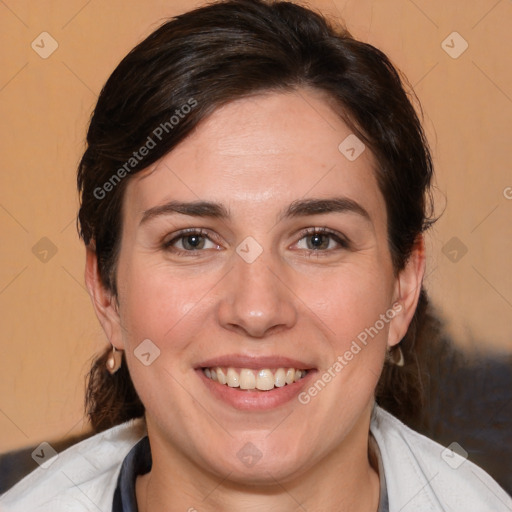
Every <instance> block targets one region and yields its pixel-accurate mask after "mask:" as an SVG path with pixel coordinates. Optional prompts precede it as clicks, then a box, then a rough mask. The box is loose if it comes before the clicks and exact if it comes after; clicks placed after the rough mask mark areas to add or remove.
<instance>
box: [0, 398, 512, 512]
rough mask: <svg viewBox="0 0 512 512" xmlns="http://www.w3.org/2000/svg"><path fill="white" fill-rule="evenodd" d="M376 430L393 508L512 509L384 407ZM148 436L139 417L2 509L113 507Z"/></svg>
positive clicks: (46, 472)
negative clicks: (134, 451)
mask: <svg viewBox="0 0 512 512" xmlns="http://www.w3.org/2000/svg"><path fill="white" fill-rule="evenodd" d="M370 430H371V432H372V434H373V436H374V438H375V440H376V441H377V444H378V446H379V449H380V453H381V457H382V463H383V466H384V474H385V478H386V484H387V491H388V499H389V510H390V512H446V511H454V512H512V499H511V498H510V496H508V494H507V493H506V492H505V491H504V490H503V489H502V488H501V487H500V486H499V485H498V484H497V483H496V482H495V481H494V480H493V479H492V478H491V477H490V476H489V475H488V474H487V473H485V471H483V470H482V469H480V468H479V467H477V466H475V465H474V464H473V463H472V462H470V461H469V460H465V459H464V458H463V457H461V456H460V455H457V454H456V453H454V452H451V451H450V450H447V449H446V448H445V447H443V446H441V445H440V444H438V443H436V442H434V441H432V440H431V439H428V438H427V437H425V436H423V435H421V434H418V433H417V432H414V431H413V430H411V429H410V428H408V427H406V426H405V425H404V424H403V423H401V422H400V421H399V420H398V419H396V418H395V417H394V416H392V415H391V414H389V413H388V412H386V411H384V410H383V409H381V408H380V407H375V410H374V414H373V417H372V422H371V426H370ZM145 435H146V431H145V426H144V422H143V421H142V420H141V419H138V420H132V421H129V422H127V423H124V424H122V425H119V426H117V427H114V428H111V429H109V430H107V431H105V432H102V433H100V434H97V435H95V436H93V437H90V438H89V439H86V440H85V441H82V442H80V443H78V444H76V445H74V446H72V447H70V448H68V449H67V450H65V451H64V452H62V453H60V454H58V455H57V456H55V457H54V458H52V459H49V460H48V461H46V462H45V466H46V469H45V468H43V467H39V468H38V469H36V470H35V471H34V472H32V473H31V474H30V475H28V476H26V477H25V478H24V479H23V480H21V482H19V483H17V484H16V485H15V486H14V487H12V488H11V489H9V491H7V492H6V493H5V494H3V495H2V496H0V511H1V512H91V511H101V512H111V510H112V501H113V495H114V489H115V487H116V484H117V478H118V476H119V470H120V468H121V464H122V462H123V460H124V458H125V457H126V455H127V454H128V452H129V451H130V450H131V448H132V447H133V446H134V445H135V444H136V443H137V441H139V440H140V439H141V438H142V437H143V436H145ZM333 512H335V511H333Z"/></svg>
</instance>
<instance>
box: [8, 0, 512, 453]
mask: <svg viewBox="0 0 512 512" xmlns="http://www.w3.org/2000/svg"><path fill="white" fill-rule="evenodd" d="M200 3H202V2H196V1H191V2H188V1H184V0H171V1H155V0H154V1H144V2H143V1H141V0H139V1H133V0H132V1H121V0H114V1H112V0H111V1H109V2H100V1H98V0H92V1H86V0H80V1H69V0H66V1H64V0H51V1H49V0H47V1H42V2H29V1H20V0H5V1H1V2H0V23H1V26H0V44H1V48H2V50H1V55H2V65H1V68H0V69H1V71H0V73H1V74H0V115H1V119H2V126H1V133H0V145H1V153H0V154H1V155H2V165H1V171H0V228H1V245H0V311H1V324H0V325H1V344H2V345H1V354H2V357H1V358H0V375H1V382H2V387H1V391H0V432H1V435H0V451H6V450H8V449H12V448H16V447H21V446H25V445H30V444H35V443H38V442H40V441H43V440H46V441H51V440H54V439H57V438H59V437H61V436H64V435H67V434H71V433H73V434H77V433H80V432H81V431H83V429H85V428H86V425H85V424H84V420H83V411H82V403H83V392H84V376H85V374H86V372H87V369H88V367H89V364H90V360H91V357H92V356H93V354H94V353H95V352H96V351H97V350H99V349H100V348H102V347H103V346H105V344H106V340H105V338H104V336H103V333H102V331H101V330H100V327H99V324H98V323H97V321H96V319H95V317H94V315H93V311H92V307H91V305H90V301H89V297H88V295H87V293H86V291H85V288H84V285H83V265H84V250H83V248H82V246H81V244H80V242H79V240H78V237H77V234H76V229H75V214H76V209H77V201H76V192H75V169H76V165H77V163H78V160H79V158H80V156H81V152H82V151H83V148H84V142H83V141H84V137H85V131H86V124H87V121H88V118H89V116H90V114H91V111H92V109H93V106H94V104H95V101H96V98H97V95H98V93H99V91H100V89H101V87H102V85H103V83H104V82H105V80H106V79H107V77H108V75H109V74H110V73H111V72H112V71H113V69H114V67H115V65H116V64H117V63H118V62H119V60H120V59H121V58H122V57H123V56H124V54H125V53H126V52H128V50H130V49H131V48H132V47H133V46H134V45H135V44H136V43H137V42H139V41H140V40H141V39H142V38H143V37H145V36H146V35H148V34H149V33H150V32H151V31H152V30H153V29H155V28H156V27H157V26H158V25H159V24H160V23H161V22H162V21H163V20H164V19H165V18H167V17H169V16H171V15H174V14H176V13H179V12H182V11H184V10H186V9H188V8H191V7H193V6H194V5H199V4H200ZM310 5H314V6H317V7H318V8H320V9H321V10H322V11H323V12H326V13H327V14H329V15H331V16H333V17H337V18H340V17H341V18H343V19H345V22H346V24H347V26H348V28H349V29H350V30H351V31H352V32H353V34H354V35H356V36H357V37H359V38H361V39H363V40H366V41H368V42H370V43H372V44H375V45H376V46H378V47H379V48H381V49H382V50H383V51H384V52H386V53H387V54H388V55H389V56H390V57H391V59H392V60H393V62H394V63H395V64H396V65H397V66H398V67H399V68H401V69H402V71H403V72H404V73H405V74H406V75H407V76H408V78H409V80H410V83H411V84H412V85H413V86H414V88H415V91H416V93H417V95H418V97H419V99H420V101H421V102H422V104H423V108H424V112H425V125H426V128H427V131H428V135H429V138H430V141H431V145H432V148H433V153H434V157H435V164H436V170H437V184H438V194H437V195H438V209H439V211H441V210H442V209H443V207H444V205H445V204H446V210H445V212H444V215H443V217H442V219H441V220H440V221H439V223H438V224H437V226H436V228H435V229H434V230H433V231H432V233H431V236H430V238H429V241H428V247H429V258H430V259H429V275H428V277H427V281H426V284H427V286H428V288H429V290H430V292H431V295H432V297H433V298H434V300H435V302H436V304H437V305H438V306H439V308H440V310H441V311H442V312H443V315H444V316H445V318H446V320H447V321H448V326H449V328H450V330H451V332H452V333H453V334H454V335H455V337H456V340H457V342H458V343H459V344H461V345H463V346H465V347H466V348H467V349H474V348H479V349H481V350H484V351H495V350H499V351H506V352H512V324H511V322H510V318H511V312H512V309H511V308H512V272H511V265H510V254H511V249H512V222H511V219H512V172H511V164H510V162H511V161H512V149H511V148H512V144H511V141H510V132H511V123H510V120H511V118H512V73H511V65H510V50H511V47H512V45H511V37H512V36H511V33H512V30H511V27H512V2H510V1H509V0H501V1H497V0H473V1H468V0H450V1H446V0H428V1H427V0H415V1H412V0H376V1H371V0H337V1H332V0H329V1H328V0H323V1H315V2H311V4H310ZM454 31H456V32H458V33H459V34H460V35H461V36H462V38H463V39H464V40H465V41H466V42H467V43H468V48H467V50H466V51H465V52H464V53H462V54H461V55H460V56H459V57H458V58H456V59H454V58H452V57H451V56H449V55H448V54H447V53H446V51H445V50H444V49H443V46H442V42H443V41H444V40H445V39H446V38H447V36H448V35H449V34H451V33H452V32H454ZM42 32H48V33H49V34H50V35H51V36H52V37H53V38H54V39H55V40H56V41H57V43H58V49H57V50H56V51H55V52H54V53H53V54H52V55H50V56H49V57H48V58H47V59H43V58H41V57H40V56H39V54H38V53H36V51H34V49H32V47H31V43H32V41H35V44H36V43H37V44H39V48H38V50H39V51H43V48H41V46H42V43H41V38H42V37H45V38H46V39H45V48H46V49H48V48H50V46H49V45H50V43H49V40H48V39H47V36H41V37H38V36H39V35H40V34H41V33H42ZM452 39H453V37H451V38H448V40H447V41H446V43H445V45H446V44H447V45H449V46H453V48H452V49H451V50H450V51H452V52H454V51H455V52H456V51H460V49H461V48H462V46H461V44H463V41H462V40H459V39H457V37H456V38H455V39H453V42H452ZM36 48H37V47H36ZM507 187H511V188H507ZM506 196H508V197H509V199H507V197H506ZM43 237H46V239H43V240H42V241H41V239H42V238H43ZM453 237H457V240H456V241H455V242H453V241H452V244H455V245H448V246H447V247H446V246H445V244H446V243H447V242H448V241H449V240H450V239H452V238H453ZM36 244H38V245H36ZM462 244H463V245H462ZM34 246H35V249H34ZM443 247H445V249H444V252H443ZM461 247H466V248H467V253H466V254H465V255H464V256H463V257H462V258H460V256H461V255H462V252H461ZM453 250H455V251H456V252H455V253H454V252H453ZM45 251H46V252H45ZM55 251H56V253H55V254H53V253H54V252H55ZM450 251H452V252H450ZM445 253H446V254H445ZM454 258H460V260H459V261H455V262H454V261H451V259H452V260H453V259H454Z"/></svg>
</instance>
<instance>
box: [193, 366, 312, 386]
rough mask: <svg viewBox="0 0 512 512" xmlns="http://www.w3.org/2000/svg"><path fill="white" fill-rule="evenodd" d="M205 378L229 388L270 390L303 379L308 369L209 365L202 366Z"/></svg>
mask: <svg viewBox="0 0 512 512" xmlns="http://www.w3.org/2000/svg"><path fill="white" fill-rule="evenodd" d="M202 371H203V373H204V375H205V376H206V378H208V379H210V380H212V381H214V382H218V383H219V384H222V385H224V386H228V387H230V388H236V389H239V390H243V391H254V390H257V391H270V390H272V389H275V388H282V387H284V386H289V385H290V384H293V383H294V382H298V381H300V380H301V379H303V378H304V377H305V376H306V375H307V374H308V370H301V369H299V368H284V367H280V368H262V369H259V370H254V369H251V368H235V367H232V366H229V367H220V366H216V367H210V368H202Z"/></svg>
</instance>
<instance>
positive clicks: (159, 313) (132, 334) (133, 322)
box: [121, 265, 206, 349]
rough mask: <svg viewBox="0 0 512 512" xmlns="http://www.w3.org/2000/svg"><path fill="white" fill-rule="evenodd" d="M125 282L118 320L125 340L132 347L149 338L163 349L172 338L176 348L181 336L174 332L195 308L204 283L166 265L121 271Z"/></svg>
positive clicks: (194, 311)
mask: <svg viewBox="0 0 512 512" xmlns="http://www.w3.org/2000/svg"><path fill="white" fill-rule="evenodd" d="M124 283H125V286H124V294H123V297H122V299H123V300H122V308H121V323H122V326H123V336H124V340H125V343H127V344H128V345H129V346H130V347H131V348H133V345H134V344H137V343H140V342H141V341H142V340H144V339H146V338H149V339H151V340H153V341H154V342H155V343H156V344H157V345H158V346H160V347H161V348H163V347H164V346H166V344H167V343H166V340H168V339H170V338H175V339H174V340H173V346H174V347H175V348H176V349H179V348H180V347H178V346H175V344H176V343H178V344H179V343H180V341H179V340H180V337H175V336H174V333H175V332H177V331H179V330H180V328H181V324H182V323H183V321H184V320H185V319H186V318H187V317H188V316H190V315H192V316H193V315H194V314H196V312H197V311H198V309H197V308H196V306H197V305H198V303H199V302H200V299H201V296H202V295H204V286H205V284H206V283H205V282H204V281H203V280H200V279H199V280H198V279H183V278H180V277H176V276H173V275H172V274H171V273H170V272H168V271H167V272H166V270H165V268H159V267H151V266H148V265H146V266H144V265H142V266H139V267H137V268H135V267H133V268H132V269H130V271H128V272H126V273H124ZM183 341H185V340H183Z"/></svg>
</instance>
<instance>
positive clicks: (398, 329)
mask: <svg viewBox="0 0 512 512" xmlns="http://www.w3.org/2000/svg"><path fill="white" fill-rule="evenodd" d="M424 274H425V241H424V239H423V236H422V235H420V236H419V237H418V238H417V240H416V242H415V244H414V247H413V250H412V252H411V255H410V257H409V259H408V260H407V263H406V264H405V267H404V268H403V269H402V270H401V271H400V273H399V274H398V276H397V278H396V285H395V294H394V295H395V300H394V304H396V306H393V309H394V311H395V312H396V315H395V317H394V318H393V319H392V320H391V322H390V327H389V333H388V346H390V347H392V346H394V345H397V344H398V343H400V341H402V338H403V337H404V336H405V334H406V332H407V329H408V328H409V324H410V323H411V320H412V318H413V316H414V312H415V311H416V306H417V305H418V300H419V297H420V292H421V285H422V283H423V276H424Z"/></svg>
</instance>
